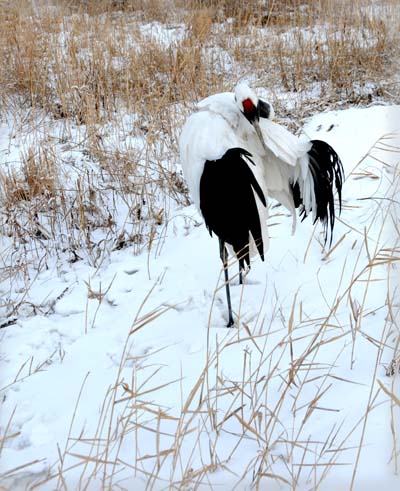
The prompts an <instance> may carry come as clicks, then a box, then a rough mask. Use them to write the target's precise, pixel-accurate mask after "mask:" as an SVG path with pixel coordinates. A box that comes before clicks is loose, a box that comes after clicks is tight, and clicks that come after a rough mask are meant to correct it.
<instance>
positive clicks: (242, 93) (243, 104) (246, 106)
mask: <svg viewBox="0 0 400 491" xmlns="http://www.w3.org/2000/svg"><path fill="white" fill-rule="evenodd" d="M235 100H236V104H237V106H238V108H239V111H240V112H241V113H242V114H243V115H244V117H245V118H246V119H247V121H248V122H249V123H251V124H253V122H254V121H258V120H259V119H260V113H259V110H258V97H257V96H256V94H255V93H254V92H253V91H252V90H251V89H250V87H249V86H248V85H247V84H246V83H244V82H240V83H239V84H237V85H236V87H235Z"/></svg>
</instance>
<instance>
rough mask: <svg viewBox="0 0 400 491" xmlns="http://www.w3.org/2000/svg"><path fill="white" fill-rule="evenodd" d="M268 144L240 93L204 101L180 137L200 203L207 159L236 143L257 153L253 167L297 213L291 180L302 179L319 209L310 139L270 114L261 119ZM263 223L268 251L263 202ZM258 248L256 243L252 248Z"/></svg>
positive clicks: (306, 195)
mask: <svg viewBox="0 0 400 491" xmlns="http://www.w3.org/2000/svg"><path fill="white" fill-rule="evenodd" d="M259 125H260V129H261V132H262V136H263V139H264V143H265V145H263V144H262V142H261V141H260V138H259V137H258V135H257V133H256V131H255V129H254V127H253V125H252V124H250V123H249V122H248V121H247V119H246V118H245V117H244V116H243V114H242V112H241V111H240V109H239V107H238V105H237V103H236V100H235V94H234V93H231V92H225V93H221V94H216V95H212V96H210V97H207V98H206V99H204V100H202V101H201V102H200V103H199V104H198V110H197V112H195V113H194V114H192V115H191V116H190V117H189V118H188V120H187V121H186V123H185V125H184V127H183V131H182V134H181V137H180V154H181V164H182V169H183V172H184V175H185V178H186V181H187V184H188V187H189V191H190V194H191V196H192V198H193V201H194V203H195V204H196V206H197V207H198V208H199V207H200V204H199V202H200V192H199V188H200V178H201V175H202V172H203V169H204V163H205V161H206V160H218V159H220V158H221V157H222V156H223V155H224V154H225V152H226V151H227V150H228V149H230V148H235V147H241V148H244V149H245V150H247V151H248V152H250V153H251V154H252V160H253V162H254V164H255V166H251V170H252V172H253V173H254V175H255V177H256V179H257V180H258V182H259V183H260V186H261V188H262V189H263V191H264V193H265V194H266V195H269V196H271V197H273V198H274V199H276V200H278V201H279V202H280V203H282V204H283V205H284V206H285V207H286V208H287V209H288V210H289V211H290V212H291V213H292V216H293V231H294V229H295V225H296V213H295V207H294V202H293V194H292V191H291V189H290V184H289V183H290V182H294V181H296V180H299V181H300V189H301V192H302V198H303V204H304V207H305V209H306V211H307V213H308V212H309V211H311V210H313V209H314V208H315V206H313V204H315V203H314V202H313V200H315V197H314V193H313V192H312V185H313V182H312V177H311V175H310V171H309V166H308V155H307V152H308V151H309V149H310V148H311V143H310V142H309V141H302V140H300V139H299V138H297V137H296V136H294V135H292V134H291V133H290V132H289V131H287V130H286V129H285V128H284V127H282V126H280V125H278V124H276V123H274V122H273V121H271V120H270V119H265V118H261V119H260V121H259ZM257 205H258V209H259V212H260V218H261V220H262V224H263V227H262V228H263V241H264V245H265V250H266V249H267V245H268V233H267V224H266V219H267V211H266V209H265V208H264V207H263V206H261V205H260V203H259V200H258V201H257ZM252 249H253V252H254V247H253V248H252Z"/></svg>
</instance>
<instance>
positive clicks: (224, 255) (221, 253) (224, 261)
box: [219, 239, 234, 327]
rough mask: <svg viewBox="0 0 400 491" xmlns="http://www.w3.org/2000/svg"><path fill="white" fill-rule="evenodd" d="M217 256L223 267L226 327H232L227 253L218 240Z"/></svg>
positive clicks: (221, 242) (221, 241) (223, 245)
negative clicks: (227, 317)
mask: <svg viewBox="0 0 400 491" xmlns="http://www.w3.org/2000/svg"><path fill="white" fill-rule="evenodd" d="M219 256H220V258H221V261H222V264H223V265H224V275H225V288H226V301H227V303H228V316H229V320H228V324H227V326H226V327H232V326H233V324H234V321H233V317H232V305H231V292H230V289H229V276H228V253H227V250H226V248H225V244H224V241H223V240H221V239H219Z"/></svg>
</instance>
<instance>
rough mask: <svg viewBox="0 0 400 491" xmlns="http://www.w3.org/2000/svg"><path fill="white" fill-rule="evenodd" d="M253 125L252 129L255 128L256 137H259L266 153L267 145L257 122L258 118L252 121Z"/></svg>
mask: <svg viewBox="0 0 400 491" xmlns="http://www.w3.org/2000/svg"><path fill="white" fill-rule="evenodd" d="M253 126H254V129H255V130H256V133H257V136H258V138H259V139H260V142H261V145H262V147H263V149H264V150H265V153H267V152H268V148H267V145H266V144H265V141H264V137H263V135H262V131H261V128H260V123H259V121H258V119H255V120H254V121H253Z"/></svg>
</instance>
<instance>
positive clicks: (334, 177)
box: [292, 140, 344, 244]
mask: <svg viewBox="0 0 400 491" xmlns="http://www.w3.org/2000/svg"><path fill="white" fill-rule="evenodd" d="M311 143H312V147H311V148H310V150H309V151H308V156H309V170H310V172H311V176H312V178H313V182H314V193H315V203H316V210H313V211H314V212H315V215H314V216H315V220H314V223H315V222H316V221H317V220H318V219H319V220H321V222H322V224H323V226H324V232H325V244H326V242H327V239H328V235H330V242H329V244H332V233H333V227H334V225H335V203H334V191H335V189H336V191H337V194H338V200H339V213H340V212H341V210H342V185H343V180H344V171H343V165H342V162H341V160H340V158H339V156H338V154H337V153H336V152H335V150H334V149H333V148H332V147H331V146H330V145H328V143H326V142H324V141H321V140H311ZM296 185H297V183H294V184H293V185H292V190H293V197H294V200H295V205H296V207H297V206H299V205H300V204H301V198H300V194H299V189H298V185H297V188H296ZM300 216H301V217H302V218H303V219H304V218H305V217H306V216H307V213H306V210H305V209H304V208H303V210H302V211H301V213H300Z"/></svg>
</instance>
